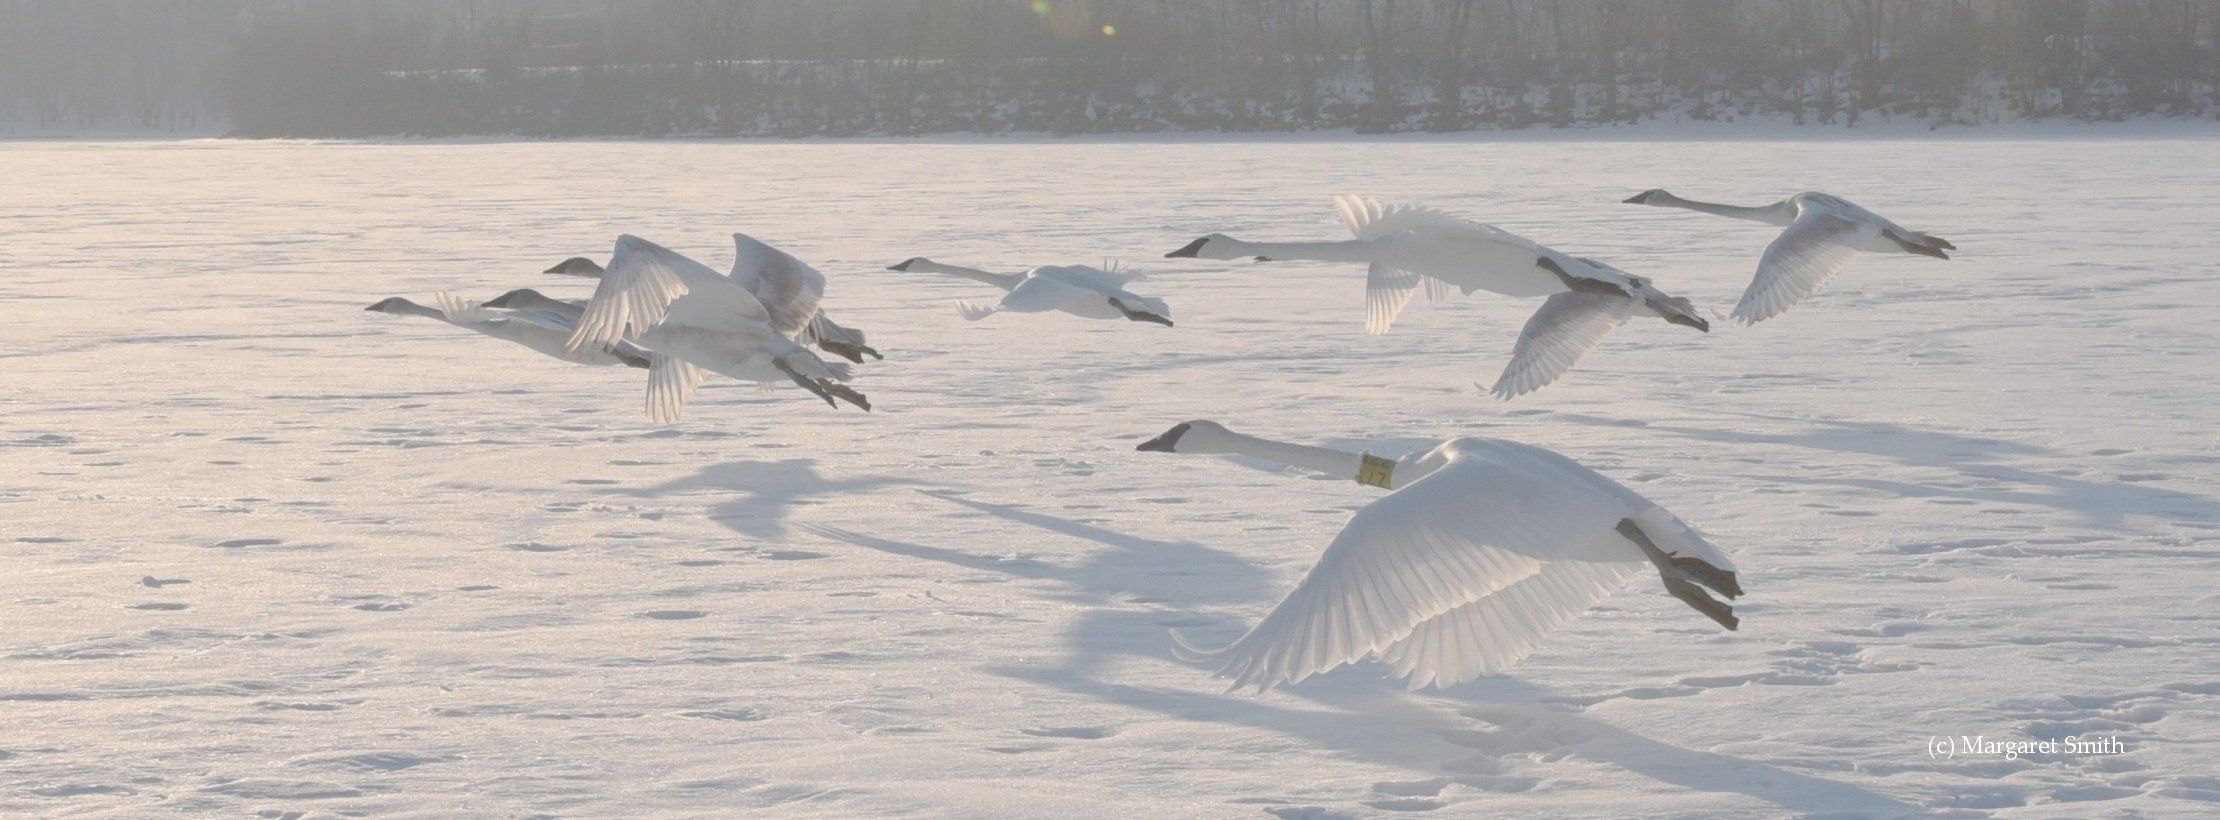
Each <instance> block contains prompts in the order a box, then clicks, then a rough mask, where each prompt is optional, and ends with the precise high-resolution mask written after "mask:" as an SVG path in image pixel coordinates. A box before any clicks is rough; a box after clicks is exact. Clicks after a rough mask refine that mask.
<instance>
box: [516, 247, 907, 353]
mask: <svg viewBox="0 0 2220 820" xmlns="http://www.w3.org/2000/svg"><path fill="white" fill-rule="evenodd" d="M732 245H733V249H734V253H733V257H732V273H731V275H730V278H731V279H732V280H733V281H735V282H739V283H740V284H741V285H742V286H744V287H746V288H747V289H748V292H750V293H753V294H755V297H756V300H757V301H759V302H762V303H763V304H764V305H766V306H769V305H774V304H784V303H785V302H786V301H787V300H788V299H789V298H790V297H789V296H788V294H791V293H793V292H795V291H797V290H807V289H810V288H815V289H816V292H817V294H818V296H819V297H820V298H822V297H823V295H824V292H825V276H824V274H821V273H818V272H817V269H816V268H813V267H810V266H809V264H808V263H805V262H803V261H802V260H800V259H796V258H794V257H793V255H791V254H788V253H787V252H785V251H782V250H779V249H777V248H774V247H771V246H770V245H769V244H766V243H764V242H763V241H761V240H758V239H756V238H755V237H752V236H749V235H747V234H743V233H735V234H733V235H732ZM545 272H546V273H552V274H559V275H564V276H583V277H586V278H589V279H599V278H601V275H602V273H603V269H602V267H601V265H599V264H597V263H595V262H594V260H592V259H588V258H586V257H583V256H573V257H571V258H569V259H565V260H563V261H562V262H560V263H557V264H556V265H555V266H554V267H552V268H548V269H547V270H546V271H545ZM488 304H491V303H490V302H489V303H488ZM581 304H583V303H581ZM790 338H792V339H793V340H794V342H795V343H796V344H801V345H816V346H817V347H818V348H819V349H822V350H824V351H825V352H828V353H832V354H835V355H838V356H840V357H842V358H845V359H847V360H848V361H851V362H855V363H856V364H862V363H863V357H864V356H865V355H869V356H870V357H871V358H873V359H884V358H886V357H885V356H881V355H879V351H877V350H874V349H872V347H871V346H870V345H868V344H866V343H865V342H864V337H863V331H860V330H856V329H855V328H851V327H844V326H842V325H840V324H838V323H836V322H834V321H833V320H832V319H831V317H828V316H826V315H825V311H823V310H818V311H816V312H815V313H813V314H811V316H810V317H809V322H808V323H807V324H805V325H803V326H802V329H801V330H799V331H797V332H795V333H794V334H792V335H791V336H790Z"/></svg>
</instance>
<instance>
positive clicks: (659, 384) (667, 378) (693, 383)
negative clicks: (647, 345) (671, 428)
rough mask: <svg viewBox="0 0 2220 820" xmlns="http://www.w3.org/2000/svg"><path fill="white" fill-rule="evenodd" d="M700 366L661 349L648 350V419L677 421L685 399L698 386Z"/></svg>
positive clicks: (689, 396) (687, 398)
mask: <svg viewBox="0 0 2220 820" xmlns="http://www.w3.org/2000/svg"><path fill="white" fill-rule="evenodd" d="M701 379H702V371H701V368H699V367H695V366H694V365H693V364H691V363H688V362H684V361H680V360H678V359H674V358H671V357H669V356H665V355H663V354H661V353H650V354H648V389H647V411H648V420H650V421H653V422H655V423H656V424H677V423H678V419H679V416H681V415H683V414H684V412H685V409H686V402H687V400H689V399H692V398H693V397H694V389H695V388H698V387H700V386H701Z"/></svg>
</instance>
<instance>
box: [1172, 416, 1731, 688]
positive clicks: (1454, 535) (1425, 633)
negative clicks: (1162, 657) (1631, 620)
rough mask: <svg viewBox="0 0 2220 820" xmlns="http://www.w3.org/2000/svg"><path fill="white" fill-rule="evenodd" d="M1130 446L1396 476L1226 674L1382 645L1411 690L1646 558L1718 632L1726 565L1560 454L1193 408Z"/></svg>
mask: <svg viewBox="0 0 2220 820" xmlns="http://www.w3.org/2000/svg"><path fill="white" fill-rule="evenodd" d="M1138 449H1141V450H1146V451H1153V452H1165V453H1228V454H1237V455H1245V456H1251V457H1254V458H1261V459H1265V460H1268V461H1275V462H1279V463H1282V464H1288V465H1292V466H1295V467H1300V468H1303V469H1307V470H1314V471H1317V472H1321V473H1326V474H1329V475H1339V476H1346V477H1349V478H1353V479H1356V480H1357V481H1358V482H1360V483H1364V484H1370V485H1373V486H1377V487H1383V488H1386V489H1389V490H1391V491H1392V492H1390V493H1388V495H1387V496H1386V497H1383V498H1381V499H1380V500H1378V501H1375V502H1372V504H1370V505H1368V506H1366V507H1365V508H1364V509H1362V510H1358V511H1357V514H1356V515H1355V516H1353V517H1351V518H1350V519H1349V523H1348V525H1347V526H1345V527H1343V528H1342V530H1341V534H1340V535H1339V536H1336V537H1335V538H1334V541H1333V544H1332V545H1331V546H1328V547H1327V548H1326V551H1325V553H1324V554H1322V555H1320V556H1319V558H1318V563H1317V564H1316V565H1314V566H1312V567H1311V569H1310V572H1309V573H1308V574H1306V575H1305V576H1304V577H1303V580H1302V583H1300V584H1298V585H1297V586H1296V587H1295V590H1294V591H1293V592H1291V593H1289V594H1288V596H1287V598H1286V599H1284V600H1282V601H1280V603H1279V604H1278V605H1277V606H1274V607H1273V608H1272V611H1271V613H1270V614H1267V615H1265V616H1264V620H1262V621H1260V622H1258V623H1257V625H1256V626H1255V627H1254V628H1252V629H1250V630H1249V632H1248V634H1246V635H1243V636H1241V638H1240V639H1238V640H1235V641H1234V642H1233V643H1231V644H1229V645H1227V646H1225V647H1223V648H1220V649H1211V650H1202V649H1197V648H1195V647H1194V646H1193V645H1191V644H1188V643H1187V642H1186V641H1185V640H1182V639H1180V637H1179V635H1178V634H1177V633H1174V635H1173V636H1172V637H1173V639H1174V641H1175V643H1176V644H1177V645H1178V653H1177V654H1179V655H1180V657H1181V658H1182V659H1185V660H1190V661H1208V662H1211V663H1215V664H1217V666H1218V670H1217V674H1218V676H1219V677H1225V678H1232V679H1233V688H1240V687H1244V686H1254V687H1256V688H1257V690H1258V691H1260V692H1261V691H1263V690H1265V689H1268V688H1271V687H1273V686H1276V685H1279V684H1283V683H1295V682H1297V681H1300V680H1302V679H1304V678H1307V677H1310V676H1311V675H1315V674H1318V673H1320V672H1325V671H1327V670H1329V669H1333V668H1335V667H1338V666H1341V665H1342V664H1347V663H1355V662H1357V661H1360V660H1363V659H1365V658H1366V657H1377V658H1378V659H1379V661H1380V662H1381V663H1384V664H1386V665H1387V666H1388V668H1389V670H1390V671H1391V673H1392V674H1393V675H1394V676H1395V677H1398V678H1405V679H1407V680H1408V682H1409V685H1410V687H1411V688H1412V689H1417V688H1420V687H1424V686H1429V685H1431V686H1449V685H1452V684H1456V683H1462V682H1464V681H1468V680H1471V679H1473V678H1476V677H1479V676H1481V675H1487V674H1493V673H1496V672H1499V671H1501V670H1503V669H1505V668H1507V667H1509V666H1510V665H1511V664H1513V663H1516V662H1518V660H1519V659H1521V658H1524V657H1525V656H1526V655H1527V654H1528V653H1530V652H1532V651H1533V650H1534V649H1535V647H1537V646H1539V645H1540V642H1541V640H1542V638H1543V637H1544V636H1545V635H1547V634H1548V633H1549V632H1550V631H1552V630H1554V629H1556V628H1557V627H1559V626H1561V625H1563V624H1564V623H1565V622H1567V621H1570V620H1571V619H1572V618H1573V617H1574V616H1577V615H1579V614H1580V613H1581V612H1583V611H1585V610H1587V609H1588V608H1589V607H1591V606H1593V605H1595V604H1596V602H1598V601H1601V600H1603V599H1604V598H1605V597H1606V596H1608V595H1610V594H1611V592H1612V591H1613V590H1616V589H1617V588H1618V587H1619V586H1621V585H1622V584H1623V583H1624V582H1625V581H1626V580H1627V579H1628V578H1631V577H1634V576H1635V575H1636V574H1637V573H1639V572H1640V571H1641V570H1642V569H1643V568H1645V567H1649V568H1654V569H1655V570H1656V571H1657V573H1658V574H1659V575H1660V576H1661V577H1662V578H1663V579H1664V582H1665V589H1666V591H1667V592H1669V593H1671V594H1672V595H1673V596H1674V597H1676V598H1679V599H1680V600H1682V601H1684V602H1686V603H1687V604H1688V605H1689V606H1692V607H1694V608H1695V609H1696V610H1697V611H1698V612H1701V613H1703V614H1704V615H1706V616H1708V617H1710V618H1711V619H1712V620H1714V621H1717V622H1718V623H1719V625H1721V626H1724V627H1726V628H1727V629H1729V630H1732V629H1735V628H1736V627H1737V626H1738V625H1739V624H1740V621H1739V620H1737V619H1736V617H1735V615H1734V608H1733V607H1731V606H1728V605H1727V604H1725V603H1722V602H1720V601H1719V600H1718V599H1715V598H1713V597H1711V596H1710V595H1709V594H1707V593H1705V592H1704V591H1703V587H1709V588H1711V589H1712V590H1714V591H1716V592H1718V593H1719V594H1721V595H1725V596H1727V597H1728V598H1734V597H1737V596H1739V595H1741V594H1742V587H1741V585H1740V584H1739V583H1738V582H1737V581H1736V579H1735V571H1734V564H1733V563H1732V562H1730V561H1728V560H1727V557H1726V556H1725V555H1723V554H1721V553H1720V552H1719V550H1718V548H1716V547H1713V546H1712V545H1711V544H1710V543H1708V542H1706V541H1705V540H1704V539H1703V536H1701V535H1698V534H1697V533H1696V532H1695V531H1693V530H1691V529H1689V528H1688V526H1687V525H1686V524H1683V523H1681V521H1680V519H1678V518H1675V517H1674V516H1673V514H1672V513H1669V512H1666V511H1665V510H1664V509H1663V508H1661V507H1658V506H1657V505H1656V504H1653V503H1651V502H1650V501H1649V500H1647V499H1644V498H1643V497H1641V496H1639V495H1636V494H1635V493H1634V491H1632V490H1629V489H1627V488H1626V487H1623V486H1621V485H1620V484H1619V483H1618V482H1615V481H1612V480H1611V479H1608V478H1605V477H1603V476H1602V475H1600V474H1598V473H1596V472H1595V471H1593V470H1590V469H1588V468H1586V467H1582V466H1580V465H1579V464H1577V463H1575V462H1573V461H1572V460H1571V459H1568V458H1565V457H1564V456H1561V455H1558V454H1556V453H1553V452H1550V451H1548V450H1544V449H1541V448H1539V447H1532V446H1528V445H1525V444H1519V443H1516V442H1510V441H1502V440H1498V439H1489V438H1478V437H1466V438H1453V439H1449V440H1447V441H1444V442H1442V443H1440V444H1438V445H1436V446H1434V447H1432V448H1430V449H1426V450H1422V451H1419V452H1416V453H1412V454H1410V455H1407V456H1404V457H1402V458H1401V459H1397V460H1392V461H1391V460H1389V459H1385V458H1380V457H1377V456H1373V455H1370V454H1367V453H1351V452H1344V451H1340V450H1331V449H1326V448H1323V447H1307V446H1303V445H1298V444H1287V443H1283V442H1276V441H1268V440H1265V439H1260V438H1256V437H1253V436H1245V435H1241V434H1239V433H1235V432H1233V431H1231V430H1227V429H1226V428H1224V427H1221V426H1219V425H1218V424H1215V423H1213V422H1208V421H1190V422H1187V423H1185V424H1181V425H1179V426H1177V427H1173V428H1172V429H1171V430H1170V431H1167V432H1165V433H1164V434H1163V435H1160V436H1157V437H1156V438H1154V439H1152V440H1150V441H1148V442H1146V443H1143V444H1142V445H1140V447H1139V448H1138Z"/></svg>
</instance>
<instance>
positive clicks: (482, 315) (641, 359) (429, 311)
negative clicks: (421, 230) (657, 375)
mask: <svg viewBox="0 0 2220 820" xmlns="http://www.w3.org/2000/svg"><path fill="white" fill-rule="evenodd" d="M435 298H436V300H437V301H438V302H439V307H437V308H431V307H426V306H424V305H419V304H417V303H415V302H411V301H409V300H407V299H403V298H401V297H399V296H395V297H392V298H390V299H386V300H384V301H381V302H379V303H377V304H375V305H371V306H370V307H368V308H365V310H372V311H377V312H379V313H404V314H409V315H413V316H425V317H429V318H433V319H438V320H440V321H442V322H446V323H448V324H451V325H454V326H456V327H459V328H465V329H468V330H473V331H477V332H479V333H483V334H485V335H487V336H492V337H493V338H496V339H500V340H503V341H507V342H515V343H517V344H520V345H523V346H525V347H528V348H531V349H533V350H535V351H538V352H540V353H544V354H547V355H549V356H553V357H555V358H558V359H562V360H563V361H566V362H573V363H577V364H589V365H612V364H627V365H631V366H633V367H647V366H648V352H647V351H645V350H641V349H640V348H639V347H637V346H635V345H633V344H632V343H630V342H626V341H623V340H619V341H618V342H617V343H615V344H612V345H609V346H608V347H605V348H603V347H595V348H590V349H581V350H572V349H570V348H569V347H568V346H567V345H566V342H567V341H568V340H569V339H570V334H571V331H572V330H574V329H576V328H577V326H578V320H577V316H576V315H575V314H566V313H564V312H562V311H554V310H544V309H524V310H502V311H498V312H497V311H494V310H492V309H489V308H487V307H486V306H484V305H480V304H477V303H475V302H466V301H463V300H461V299H458V298H456V297H455V295H454V294H451V293H448V292H446V291H440V292H439V293H438V294H436V295H435Z"/></svg>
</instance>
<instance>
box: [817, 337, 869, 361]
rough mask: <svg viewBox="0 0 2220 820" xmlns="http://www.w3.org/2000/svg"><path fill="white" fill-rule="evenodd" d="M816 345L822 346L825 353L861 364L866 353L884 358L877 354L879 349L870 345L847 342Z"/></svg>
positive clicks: (819, 343)
mask: <svg viewBox="0 0 2220 820" xmlns="http://www.w3.org/2000/svg"><path fill="white" fill-rule="evenodd" d="M817 346H818V347H821V348H824V349H825V352H827V353H832V354H834V355H837V356H839V357H841V358H843V359H847V360H848V361H851V362H855V363H856V364H863V357H864V354H867V353H868V354H870V355H871V358H873V359H885V358H886V357H885V356H881V355H879V351H877V350H873V349H871V346H870V345H852V344H849V343H847V342H818V343H817Z"/></svg>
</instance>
